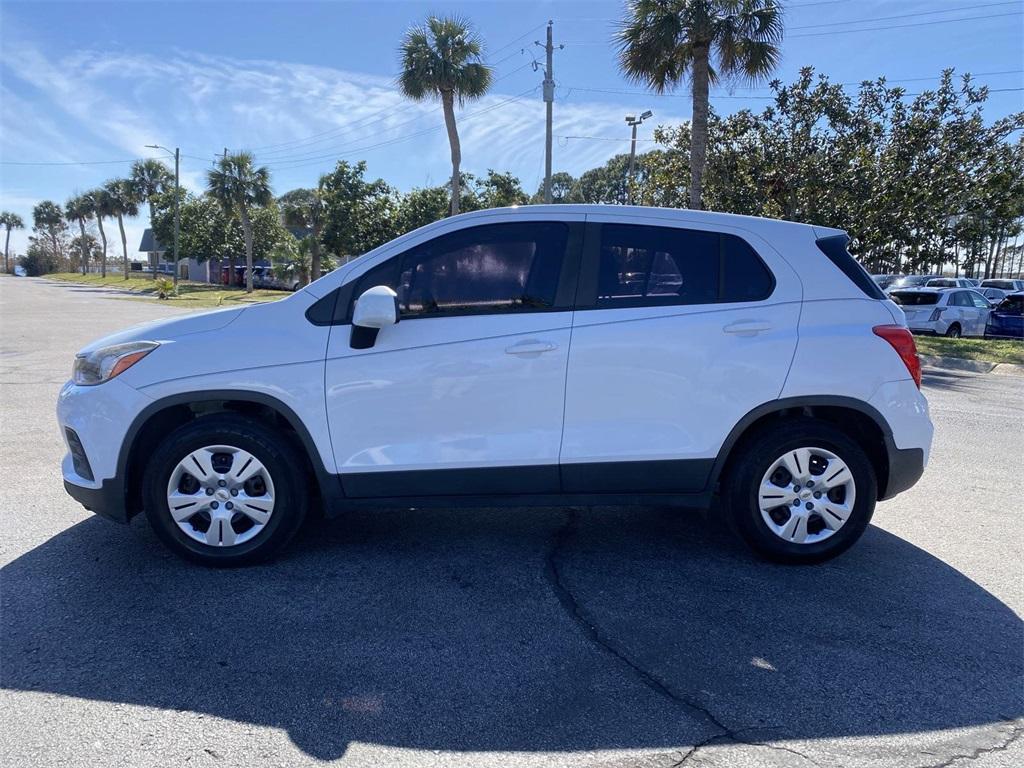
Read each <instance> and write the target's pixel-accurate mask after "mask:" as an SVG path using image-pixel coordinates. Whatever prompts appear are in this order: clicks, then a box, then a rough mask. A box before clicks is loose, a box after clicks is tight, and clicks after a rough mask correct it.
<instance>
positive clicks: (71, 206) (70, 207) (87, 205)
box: [64, 195, 93, 275]
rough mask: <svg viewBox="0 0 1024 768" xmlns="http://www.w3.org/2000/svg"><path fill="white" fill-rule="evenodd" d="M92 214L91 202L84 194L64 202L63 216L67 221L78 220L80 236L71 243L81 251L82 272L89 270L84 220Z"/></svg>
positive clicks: (88, 249)
mask: <svg viewBox="0 0 1024 768" xmlns="http://www.w3.org/2000/svg"><path fill="white" fill-rule="evenodd" d="M92 216H93V211H92V202H91V201H90V200H89V199H88V198H87V197H85V196H84V195H76V196H75V197H72V198H70V199H69V200H68V201H67V202H66V203H65V204H64V218H65V219H67V221H68V222H69V223H74V222H78V230H79V232H80V233H81V236H80V237H78V238H76V239H75V242H74V243H73V244H72V245H75V244H77V245H78V247H79V249H80V250H81V253H82V265H81V266H82V274H83V275H84V274H85V273H86V272H88V271H89V251H90V248H89V243H88V240H87V239H86V234H85V222H87V221H88V220H89V219H91V218H92Z"/></svg>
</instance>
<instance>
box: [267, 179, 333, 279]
mask: <svg viewBox="0 0 1024 768" xmlns="http://www.w3.org/2000/svg"><path fill="white" fill-rule="evenodd" d="M277 202H278V205H280V206H281V213H282V214H283V215H284V223H285V224H287V225H289V226H292V227H306V228H308V229H310V230H312V233H313V234H312V237H311V238H310V242H309V248H310V252H311V256H310V270H309V276H310V277H309V279H310V280H318V279H319V278H320V271H321V258H320V237H321V235H322V234H323V229H324V223H325V222H326V220H327V204H326V201H325V200H324V198H323V195H322V194H321V190H320V189H319V188H318V189H293V190H292V191H291V192H286V193H285V194H283V195H281V197H280V198H278V201H277Z"/></svg>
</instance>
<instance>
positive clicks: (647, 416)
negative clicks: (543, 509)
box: [561, 214, 802, 492]
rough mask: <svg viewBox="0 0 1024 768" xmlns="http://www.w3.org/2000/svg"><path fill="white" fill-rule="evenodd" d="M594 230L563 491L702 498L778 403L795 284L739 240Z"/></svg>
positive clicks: (572, 358) (575, 335) (601, 224)
mask: <svg viewBox="0 0 1024 768" xmlns="http://www.w3.org/2000/svg"><path fill="white" fill-rule="evenodd" d="M587 220H588V224H587V234H586V244H585V247H584V258H583V264H582V267H581V271H580V286H579V291H578V301H577V311H576V315H575V318H574V321H573V332H572V348H571V350H570V353H569V371H568V376H567V380H566V407H565V428H564V435H563V439H562V452H561V466H562V485H563V489H564V490H565V491H567V492H586V491H607V492H614V491H676V492H688V491H699V490H701V489H703V488H704V486H705V483H706V481H707V478H708V475H709V472H710V469H711V465H712V463H713V461H714V458H715V457H716V456H717V454H718V450H719V448H720V447H721V445H722V443H723V441H724V440H725V437H726V435H727V434H728V432H729V431H730V430H731V429H732V427H733V426H734V425H735V424H736V423H737V422H738V421H739V420H740V418H741V417H742V416H744V415H745V414H746V413H747V412H749V411H750V410H752V409H753V408H755V407H756V406H758V405H761V404H762V403H765V402H767V401H770V400H772V399H774V398H777V397H778V396H779V393H780V392H781V390H782V387H783V384H784V383H785V380H786V375H787V373H788V371H789V366H790V363H791V361H792V359H793V354H794V351H795V348H796V343H797V326H798V319H799V314H800V299H801V293H802V291H801V287H800V284H799V280H798V278H797V276H796V274H795V273H794V272H793V270H792V269H791V268H790V267H789V266H788V264H786V263H785V262H784V261H783V260H782V258H781V257H780V256H779V255H778V254H777V253H775V252H774V251H773V250H772V249H771V248H770V247H769V246H768V245H767V243H766V242H764V241H763V240H761V239H760V238H758V237H757V236H756V235H752V234H750V233H745V232H743V231H740V230H734V229H731V228H728V227H721V226H717V227H704V226H701V227H700V228H694V225H693V224H690V225H688V226H683V225H682V224H680V223H677V222H675V221H674V220H673V219H667V218H661V217H646V218H645V217H638V216H635V215H631V216H629V217H616V216H615V215H613V214H608V215H602V216H593V215H590V216H588V217H587Z"/></svg>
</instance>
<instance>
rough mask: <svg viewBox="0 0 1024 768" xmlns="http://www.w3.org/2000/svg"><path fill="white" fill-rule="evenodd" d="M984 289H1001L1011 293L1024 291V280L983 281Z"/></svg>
mask: <svg viewBox="0 0 1024 768" xmlns="http://www.w3.org/2000/svg"><path fill="white" fill-rule="evenodd" d="M981 287H982V288H1000V289H1002V290H1004V291H1007V292H1010V293H1016V292H1017V291H1024V280H1016V279H1010V278H1003V277H994V278H990V279H988V280H982V281H981Z"/></svg>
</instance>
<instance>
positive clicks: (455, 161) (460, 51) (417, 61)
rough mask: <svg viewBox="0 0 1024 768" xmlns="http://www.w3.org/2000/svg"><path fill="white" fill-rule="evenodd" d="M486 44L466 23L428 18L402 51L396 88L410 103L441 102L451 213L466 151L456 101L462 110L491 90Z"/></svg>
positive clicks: (409, 36)
mask: <svg viewBox="0 0 1024 768" xmlns="http://www.w3.org/2000/svg"><path fill="white" fill-rule="evenodd" d="M482 50H483V45H482V43H481V41H480V39H479V38H478V37H477V36H476V34H475V33H474V32H473V30H472V27H471V26H470V25H469V22H467V21H466V20H464V19H460V18H455V17H447V18H439V17H437V16H430V17H429V18H428V19H427V21H426V23H425V24H423V25H421V26H417V27H413V28H412V29H410V30H409V31H408V32H406V33H405V38H404V39H403V40H402V45H401V47H400V49H399V53H400V58H401V67H402V74H401V75H399V78H398V86H399V88H400V89H401V91H402V93H403V94H404V95H406V96H408V97H409V98H410V99H414V100H416V101H421V100H423V99H440V100H441V108H442V110H443V111H444V124H445V127H446V128H447V129H448V144H449V145H450V146H451V151H452V181H451V186H452V202H451V213H452V215H453V216H454V215H455V214H457V213H458V212H459V182H460V178H459V165H460V164H461V163H462V148H461V146H460V145H459V132H458V129H457V128H456V127H455V100H456V99H458V102H459V106H460V107H461V106H462V105H463V104H464V103H465V102H466V100H467V99H478V98H480V97H481V96H483V95H484V94H485V93H487V90H488V89H489V88H490V87H491V79H492V76H491V69H490V67H488V66H487V65H486V64H484V63H483V62H482V61H481V56H482Z"/></svg>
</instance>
